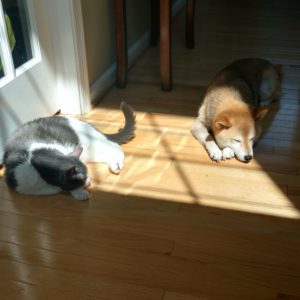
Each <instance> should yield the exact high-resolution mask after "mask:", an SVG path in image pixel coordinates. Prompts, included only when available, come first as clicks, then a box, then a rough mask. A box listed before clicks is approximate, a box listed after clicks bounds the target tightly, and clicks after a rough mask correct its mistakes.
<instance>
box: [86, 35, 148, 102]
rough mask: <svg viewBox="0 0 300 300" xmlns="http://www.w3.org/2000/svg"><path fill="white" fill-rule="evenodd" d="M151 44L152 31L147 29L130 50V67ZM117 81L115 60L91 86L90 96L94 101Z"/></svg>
mask: <svg viewBox="0 0 300 300" xmlns="http://www.w3.org/2000/svg"><path fill="white" fill-rule="evenodd" d="M149 44H150V31H147V32H146V33H145V34H144V35H143V36H142V37H141V38H140V39H139V40H137V41H136V42H135V43H134V44H133V45H132V46H131V47H130V48H129V50H128V67H129V68H130V67H131V66H132V64H133V63H134V62H135V61H136V59H137V58H138V57H139V56H140V55H141V53H143V51H144V50H145V49H147V47H148V46H149ZM115 81H116V63H115V62H114V63H113V64H112V65H111V66H110V67H109V68H108V69H107V70H106V71H105V72H104V73H103V74H102V75H101V76H100V77H99V78H98V79H97V80H96V81H95V82H94V83H93V84H92V85H91V86H90V97H91V101H92V102H94V101H95V100H97V99H98V98H99V97H101V96H102V95H104V94H105V93H106V91H107V90H108V89H109V88H111V86H112V85H114V84H115Z"/></svg>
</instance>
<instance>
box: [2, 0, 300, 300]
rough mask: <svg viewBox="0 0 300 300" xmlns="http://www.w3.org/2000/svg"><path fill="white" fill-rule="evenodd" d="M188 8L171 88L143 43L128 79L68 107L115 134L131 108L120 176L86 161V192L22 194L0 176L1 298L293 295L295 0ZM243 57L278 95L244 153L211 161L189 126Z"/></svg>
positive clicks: (298, 66) (299, 11) (297, 147)
mask: <svg viewBox="0 0 300 300" xmlns="http://www.w3.org/2000/svg"><path fill="white" fill-rule="evenodd" d="M241 12H242V13H241ZM195 16H196V19H195V33H196V35H195V41H196V45H195V49H194V50H190V49H186V48H185V47H184V22H185V14H184V11H182V12H181V13H180V14H179V15H178V16H176V17H175V18H174V21H173V23H172V31H173V36H172V55H173V80H174V89H173V90H172V91H171V92H164V91H162V90H161V88H160V75H159V67H160V66H159V64H160V62H159V47H156V48H149V49H147V50H146V51H145V53H144V54H143V55H142V57H141V58H140V59H139V60H138V61H137V62H136V64H135V65H134V66H133V68H132V69H130V71H129V73H128V84H127V86H126V88H125V89H117V88H114V87H113V88H112V89H111V90H110V91H109V92H108V93H107V94H106V95H105V96H104V97H102V98H101V99H99V103H98V105H96V106H95V107H94V108H93V110H92V111H91V112H90V113H88V114H85V115H83V116H77V117H79V118H81V119H83V120H86V121H89V122H91V123H93V125H94V126H95V127H97V128H98V129H99V130H102V131H103V132H107V133H112V132H117V131H118V130H119V128H121V127H122V126H123V124H124V117H123V114H122V112H121V111H120V107H119V106H120V103H121V101H123V100H125V101H127V102H128V103H129V104H130V105H131V106H132V107H133V108H134V109H135V111H136V121H137V131H136V136H135V138H134V139H133V140H132V141H130V142H129V143H128V144H125V145H123V146H122V147H123V149H124V152H125V156H126V159H125V167H124V169H123V170H122V172H121V173H120V175H118V176H116V175H114V174H111V173H110V172H109V170H108V168H107V166H105V165H103V164H89V165H88V170H89V175H90V176H91V178H92V185H91V188H90V189H91V194H92V198H91V199H90V200H89V201H86V202H80V201H76V200H74V199H73V198H72V197H71V196H70V195H68V194H67V193H64V194H59V195H54V196H49V197H39V196H37V197H33V196H24V195H19V194H16V193H14V192H12V191H10V190H9V189H8V187H7V186H6V184H5V183H4V180H0V193H1V196H0V290H1V293H0V298H1V299H2V298H4V299H30V300H32V299H72V300H73V299H87V300H90V299H113V300H119V299H120V300H127V299H128V300H135V299H137V300H140V299H143V300H144V299H145V300H147V299H149V300H156V299H157V300H227V299H228V300H235V299H236V300H241V299H243V300H248V299H249V300H254V299H263V300H276V299H290V300H292V299H293V300H294V299H295V300H296V299H298V298H299V297H300V276H299V274H300V259H299V257H300V252H299V251H300V250H299V249H300V140H299V134H298V132H299V130H300V121H299V120H300V119H299V115H300V102H299V95H300V88H299V80H300V50H299V49H300V38H299V37H298V36H297V34H296V33H297V32H299V29H300V23H299V22H298V20H299V18H300V2H299V1H296V0H286V1H279V0H276V1H274V0H265V1H259V0H254V1H250V2H249V1H246V2H245V1H238V0H229V1H222V0H204V1H196V14H195ZM242 57H262V58H266V59H269V60H271V61H272V62H273V63H275V64H279V65H281V68H282V72H283V81H282V96H281V98H280V100H279V102H277V103H274V104H273V106H272V108H271V109H270V111H269V113H268V115H267V117H266V118H265V120H264V128H265V134H264V135H263V136H262V138H261V140H260V141H259V142H258V144H257V145H256V147H255V149H254V153H255V159H254V160H253V161H251V162H250V163H249V164H243V163H241V162H239V161H237V160H235V159H233V160H230V161H225V162H220V163H214V162H212V161H211V160H210V158H209V157H208V155H207V153H206V151H205V149H203V147H202V146H201V145H200V144H199V143H198V142H197V141H196V140H195V139H194V138H193V137H192V135H191V133H190V128H191V126H192V124H193V122H194V119H195V117H196V116H197V111H198V108H199V105H200V100H201V97H202V95H203V93H204V92H205V89H206V86H207V84H208V83H209V82H210V80H211V78H212V77H213V76H214V74H215V73H216V72H217V71H218V70H219V69H220V68H222V67H223V66H225V65H227V64H229V63H230V62H231V61H232V60H235V59H238V58H242ZM0 177H3V170H0Z"/></svg>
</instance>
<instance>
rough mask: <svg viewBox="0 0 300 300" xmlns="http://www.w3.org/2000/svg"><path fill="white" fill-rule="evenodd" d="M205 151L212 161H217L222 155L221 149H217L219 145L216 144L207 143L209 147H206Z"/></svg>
mask: <svg viewBox="0 0 300 300" xmlns="http://www.w3.org/2000/svg"><path fill="white" fill-rule="evenodd" d="M207 151H208V154H209V157H210V158H211V159H212V160H214V161H217V162H219V161H220V160H221V159H222V157H223V154H222V151H221V150H220V149H219V147H218V146H217V145H216V144H211V145H209V147H207Z"/></svg>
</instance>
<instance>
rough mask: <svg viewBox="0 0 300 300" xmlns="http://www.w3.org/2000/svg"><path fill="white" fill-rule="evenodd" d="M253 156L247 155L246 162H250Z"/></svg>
mask: <svg viewBox="0 0 300 300" xmlns="http://www.w3.org/2000/svg"><path fill="white" fill-rule="evenodd" d="M252 157H253V156H252V155H245V156H244V160H245V161H246V162H249V161H250V160H251V159H252Z"/></svg>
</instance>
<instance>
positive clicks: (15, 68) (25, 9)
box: [0, 0, 89, 161]
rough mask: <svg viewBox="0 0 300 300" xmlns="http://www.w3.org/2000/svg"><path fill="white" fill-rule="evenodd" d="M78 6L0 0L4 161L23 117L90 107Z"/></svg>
mask: <svg viewBox="0 0 300 300" xmlns="http://www.w3.org/2000/svg"><path fill="white" fill-rule="evenodd" d="M80 9H81V6H80V1H78V0H63V1H61V0H0V55H1V62H0V161H1V158H2V153H3V148H4V145H5V143H6V141H7V139H8V137H9V136H10V134H11V133H12V132H13V130H15V129H16V128H17V127H19V126H20V125H21V124H23V123H24V122H27V121H29V120H32V119H34V118H37V117H43V116H49V115H52V114H53V113H55V112H56V111H57V110H58V109H61V110H62V111H63V112H64V113H74V114H75V113H76V114H78V113H83V112H86V111H87V110H88V109H89V99H88V83H87V75H86V70H85V68H86V63H85V59H82V56H83V58H85V57H84V55H85V51H84V50H85V49H82V48H84V47H83V43H84V39H83V38H82V33H83V30H82V20H81V14H80V12H81V11H80ZM74 26H77V28H72V27H74ZM78 49H81V52H80V51H78ZM79 56H81V57H79ZM82 69H83V70H82Z"/></svg>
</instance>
